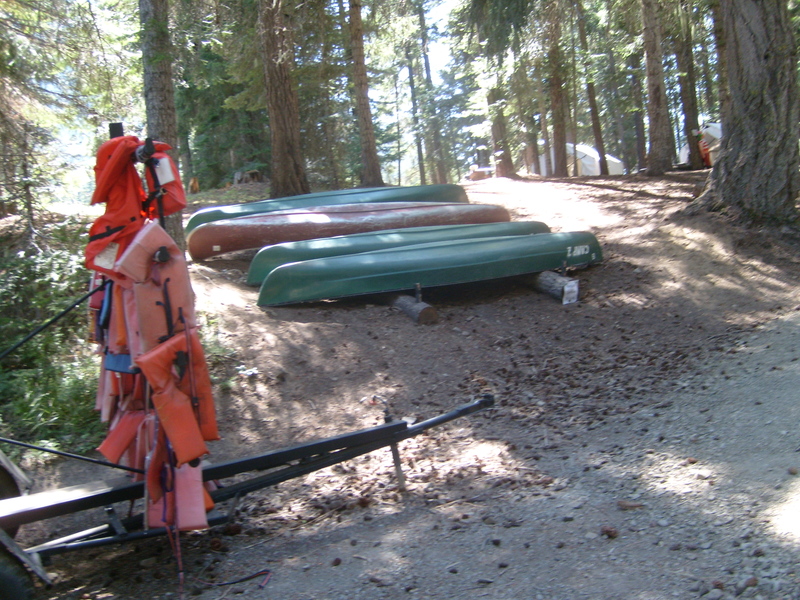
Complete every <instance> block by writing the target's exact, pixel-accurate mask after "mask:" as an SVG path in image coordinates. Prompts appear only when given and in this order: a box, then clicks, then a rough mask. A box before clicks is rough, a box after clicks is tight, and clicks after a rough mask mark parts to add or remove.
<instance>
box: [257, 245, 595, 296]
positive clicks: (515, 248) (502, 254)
mask: <svg viewBox="0 0 800 600" xmlns="http://www.w3.org/2000/svg"><path fill="white" fill-rule="evenodd" d="M601 260H602V252H601V250H600V245H599V244H598V242H597V238H595V236H594V235H592V234H591V233H588V232H576V233H541V234H538V235H521V236H507V237H491V238H478V239H468V240H457V241H448V242H432V243H429V244H419V245H415V246H403V247H401V248H391V249H388V250H376V251H373V252H363V253H361V254H349V255H346V256H333V257H328V258H318V259H315V260H307V261H303V262H295V263H289V264H286V265H283V266H280V267H278V268H277V269H275V270H273V271H272V272H271V273H270V274H269V275H268V276H267V278H266V279H265V280H264V283H263V284H262V285H261V290H260V292H259V295H258V305H259V306H275V305H278V304H292V303H297V302H312V301H316V300H325V299H333V298H343V297H346V296H357V295H362V294H377V293H383V292H394V291H400V290H409V289H413V288H414V287H415V286H416V285H417V284H419V285H421V286H423V287H434V286H440V285H452V284H456V283H469V282H474V281H485V280H490V279H499V278H501V277H513V276H517V275H525V274H527V273H538V272H541V271H549V270H552V269H558V268H561V267H563V266H567V267H579V266H587V265H590V264H594V263H598V262H600V261H601Z"/></svg>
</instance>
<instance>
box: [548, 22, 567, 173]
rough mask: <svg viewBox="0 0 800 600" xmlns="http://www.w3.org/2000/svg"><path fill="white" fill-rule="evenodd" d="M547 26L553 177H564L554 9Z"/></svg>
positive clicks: (562, 110) (563, 118)
mask: <svg viewBox="0 0 800 600" xmlns="http://www.w3.org/2000/svg"><path fill="white" fill-rule="evenodd" d="M549 21H550V22H549V23H548V25H547V31H548V33H547V35H548V45H549V50H548V53H547V60H548V63H549V67H550V69H549V71H550V110H551V111H552V113H553V157H554V159H555V160H554V161H553V162H554V165H553V173H552V174H553V175H555V176H556V177H566V176H567V175H568V173H567V99H566V97H565V96H566V94H565V93H564V75H563V68H564V65H563V62H564V61H563V57H562V55H561V21H560V14H558V11H557V10H556V7H552V8H551V17H550V20H549Z"/></svg>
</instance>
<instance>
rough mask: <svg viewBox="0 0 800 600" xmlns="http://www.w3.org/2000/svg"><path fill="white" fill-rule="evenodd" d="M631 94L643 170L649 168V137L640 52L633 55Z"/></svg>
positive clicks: (639, 166) (639, 163)
mask: <svg viewBox="0 0 800 600" xmlns="http://www.w3.org/2000/svg"><path fill="white" fill-rule="evenodd" d="M630 68H631V95H632V96H633V105H634V111H633V128H634V130H635V131H636V169H637V170H638V171H643V170H644V169H646V168H647V138H646V136H645V132H644V98H643V94H642V81H641V80H640V79H639V69H640V68H641V57H640V56H639V54H636V53H635V54H633V55H631V63H630Z"/></svg>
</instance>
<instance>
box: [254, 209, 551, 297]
mask: <svg viewBox="0 0 800 600" xmlns="http://www.w3.org/2000/svg"><path fill="white" fill-rule="evenodd" d="M549 232H550V228H549V227H548V226H547V225H545V224H544V223H541V222H539V221H511V222H508V223H479V224H474V225H437V226H432V227H411V228H408V229H389V230H384V231H374V232H367V233H354V234H351V235H340V236H336V237H328V238H322V239H312V240H303V241H299V242H284V243H282V244H273V245H271V246H266V247H264V248H262V249H261V250H259V252H258V254H256V256H255V258H253V260H252V262H251V263H250V269H249V270H248V272H247V284H248V285H259V286H260V285H261V284H262V283H263V282H264V280H265V279H266V278H267V275H269V273H270V272H271V271H272V270H273V269H277V268H278V267H280V266H281V265H285V264H287V263H291V262H300V261H304V260H313V259H316V258H325V257H328V256H343V255H345V254H358V253H360V252H372V251H374V250H384V249H387V248H399V247H401V246H413V245H416V244H426V243H430V242H445V241H448V240H464V239H472V238H485V237H496V236H508V235H532V234H537V233H549Z"/></svg>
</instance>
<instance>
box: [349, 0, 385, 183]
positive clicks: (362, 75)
mask: <svg viewBox="0 0 800 600" xmlns="http://www.w3.org/2000/svg"><path fill="white" fill-rule="evenodd" d="M350 45H351V48H352V50H353V85H354V86H355V89H356V118H357V120H358V132H359V137H360V138H361V185H363V186H366V187H379V186H382V185H385V184H384V183H383V175H382V174H381V162H380V159H379V158H378V147H377V144H376V143H375V129H374V128H373V126H372V110H371V109H370V106H369V82H368V80H367V64H366V59H365V58H364V26H363V25H362V23H361V0H350Z"/></svg>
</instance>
